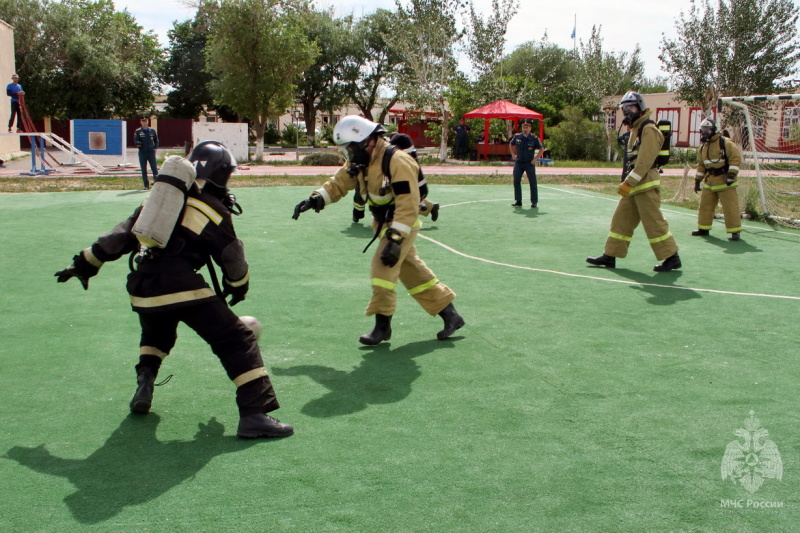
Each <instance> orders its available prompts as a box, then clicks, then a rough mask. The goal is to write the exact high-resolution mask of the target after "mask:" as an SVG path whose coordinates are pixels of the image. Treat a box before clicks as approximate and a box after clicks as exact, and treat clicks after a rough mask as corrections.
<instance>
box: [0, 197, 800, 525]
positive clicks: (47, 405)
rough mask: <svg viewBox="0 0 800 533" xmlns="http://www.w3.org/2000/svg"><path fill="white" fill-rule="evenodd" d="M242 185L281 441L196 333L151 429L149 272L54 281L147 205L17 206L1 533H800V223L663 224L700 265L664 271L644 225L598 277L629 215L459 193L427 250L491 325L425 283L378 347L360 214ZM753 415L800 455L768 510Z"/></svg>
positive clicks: (11, 252) (3, 206) (1, 211)
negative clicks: (142, 397)
mask: <svg viewBox="0 0 800 533" xmlns="http://www.w3.org/2000/svg"><path fill="white" fill-rule="evenodd" d="M236 192H237V194H238V196H239V201H240V203H241V204H242V205H243V207H244V214H243V215H242V216H241V217H238V218H237V219H236V220H235V223H236V226H237V232H238V234H239V236H240V237H241V238H242V240H243V241H244V242H245V247H246V250H247V257H248V260H249V262H250V264H251V272H252V280H251V291H250V293H249V294H248V297H247V300H246V301H244V302H242V303H241V304H239V305H238V306H237V307H235V308H234V310H235V311H236V312H238V313H239V314H240V315H253V316H256V317H258V318H259V319H260V320H261V322H262V324H263V333H262V337H261V346H262V351H263V354H264V358H265V361H266V363H267V366H268V370H269V371H270V373H271V376H272V379H273V382H274V385H275V388H276V391H277V393H278V397H279V400H280V402H281V404H282V408H281V409H280V410H279V411H277V412H276V413H275V415H276V416H277V417H278V418H280V419H281V420H282V421H284V422H288V423H291V424H293V425H294V426H295V428H296V434H295V435H294V436H292V437H290V438H287V439H282V440H274V441H269V440H262V441H249V440H240V439H237V438H236V437H235V433H236V423H237V414H236V406H235V402H234V387H233V385H232V384H231V383H230V382H229V381H228V380H227V378H226V376H225V373H224V372H223V370H222V368H221V366H220V364H219V362H218V361H217V360H216V359H215V357H214V356H213V354H211V352H210V351H209V349H208V347H207V346H206V345H205V344H204V343H203V341H202V340H201V339H199V338H198V337H197V336H196V335H195V334H194V333H193V332H191V331H190V330H189V329H188V328H185V327H183V326H182V328H181V330H180V331H179V335H180V338H179V340H178V344H177V346H176V348H175V349H174V350H173V353H172V354H171V355H170V356H169V357H168V358H167V359H166V361H165V363H164V366H163V367H162V374H161V375H160V376H159V377H160V378H161V377H166V376H167V375H169V374H172V375H173V378H172V380H171V381H170V382H169V383H168V384H166V385H163V386H161V387H158V388H157V389H156V394H155V399H154V404H153V411H152V413H151V414H150V415H147V416H133V415H130V414H129V413H128V402H129V400H130V397H131V395H132V394H133V391H134V390H135V385H136V382H135V372H134V369H133V366H134V365H135V364H136V362H137V360H138V334H139V331H138V321H137V319H136V316H135V315H134V314H133V313H132V312H131V311H130V307H129V303H128V299H127V294H126V293H125V289H124V285H125V275H126V273H127V269H128V266H127V261H125V260H121V261H118V262H116V263H112V264H109V265H106V266H104V267H103V269H102V271H101V272H100V275H99V276H97V277H96V278H93V279H92V280H91V283H90V289H89V290H88V291H86V292H84V291H83V290H82V289H81V287H80V285H79V283H77V282H76V281H74V280H73V282H70V283H67V284H65V285H58V284H56V282H55V278H54V277H53V273H54V272H55V271H56V270H58V269H60V268H63V267H64V266H66V265H67V264H68V263H69V262H70V258H71V257H72V256H73V255H74V254H75V253H77V252H78V251H79V250H80V249H82V248H83V247H85V246H88V245H89V244H90V243H91V242H92V241H93V240H94V239H95V238H96V237H97V236H98V235H100V234H101V233H103V232H105V231H107V230H109V229H110V228H111V227H113V225H114V224H116V223H117V222H119V221H121V220H123V219H124V218H126V217H127V216H128V215H129V214H130V212H131V211H132V210H133V209H134V207H135V206H136V205H137V204H138V203H139V202H140V201H141V200H142V199H143V198H144V193H141V192H134V191H128V192H119V191H104V192H76V193H52V194H51V193H45V194H14V195H10V194H2V195H0V227H2V232H0V245H2V250H3V252H4V253H3V257H2V262H1V263H0V264H2V268H1V269H0V271H1V272H2V279H3V288H4V291H3V305H2V308H0V335H2V345H1V346H0V354H1V355H2V358H1V359H0V361H2V370H0V375H2V387H0V405H2V425H0V479H2V484H0V531H3V532H5V531H12V532H16V531H23V532H28V531H57V532H60V533H61V532H71V531H125V532H127V531H165V532H166V531H170V532H171V531H209V532H218V531H237V532H238V531H241V532H251V531H252V532H282V531H287V532H288V531H291V532H294V531H297V532H339V531H342V532H423V531H436V532H457V531H459V532H460V531H464V532H487V531H493V532H494V531H497V532H517V531H518V532H538V531H542V532H567V531H576V532H590V531H597V532H621V531H631V532H645V531H646V532H654V531H708V532H717V531H770V532H777V531H793V530H796V527H797V526H796V524H797V522H798V518H799V516H800V513H798V506H800V497H798V488H800V476H798V474H797V472H798V465H800V456H798V446H797V443H798V442H800V424H798V421H799V420H798V418H800V417H799V416H798V411H797V408H796V398H797V395H796V390H797V386H796V383H797V376H798V373H799V371H800V364H798V362H797V351H798V350H797V348H798V346H797V344H798V343H797V341H798V334H797V316H798V309H799V308H800V273H798V261H797V258H798V257H800V254H798V251H800V233H798V232H792V231H789V230H774V229H771V228H768V227H767V226H764V225H759V224H754V223H749V222H746V221H744V227H745V230H744V233H743V239H742V241H741V242H739V243H732V242H728V241H727V240H726V239H725V234H724V226H723V225H722V224H721V223H720V222H716V223H715V225H714V230H713V232H712V236H711V237H709V238H693V237H690V236H689V234H690V232H691V231H692V230H693V229H695V228H696V213H694V212H691V211H688V210H683V209H678V208H673V207H665V213H666V215H667V217H668V219H669V221H670V226H671V229H672V232H673V233H674V234H675V235H676V239H677V241H678V245H679V246H680V248H681V250H680V254H681V257H682V259H683V264H684V267H683V269H681V270H680V271H675V272H672V273H665V274H657V273H655V272H653V271H652V266H653V265H654V264H656V261H655V258H654V257H653V255H652V253H651V251H650V249H649V246H648V245H647V242H646V239H645V237H644V232H643V230H642V229H641V228H639V229H638V230H637V232H636V235H635V236H634V240H633V244H632V246H631V251H630V254H629V256H628V258H626V259H624V260H618V261H617V265H618V268H617V269H614V270H606V269H602V268H600V269H598V268H593V267H590V266H589V265H587V264H586V263H585V262H584V259H585V257H586V256H588V255H598V254H600V253H602V250H603V243H604V241H605V237H606V234H607V232H608V224H609V221H610V217H611V214H612V212H613V210H614V206H615V203H616V200H615V199H614V198H612V197H608V196H603V195H599V194H594V193H588V192H581V191H577V190H573V189H569V188H566V187H555V186H540V203H539V206H540V207H539V209H538V210H531V209H528V208H523V209H517V210H515V209H512V208H511V207H509V204H510V203H511V188H510V187H509V186H455V185H450V186H444V185H441V186H435V187H433V188H432V192H431V197H432V199H433V200H434V201H438V202H439V203H441V204H442V210H441V215H440V219H439V221H438V222H436V223H432V222H430V221H429V220H428V219H424V222H425V226H424V227H423V229H422V231H421V234H420V238H419V239H418V241H417V248H418V250H419V254H420V256H421V257H422V258H423V259H424V260H425V261H426V262H427V263H428V265H429V266H430V267H431V268H432V269H433V271H434V272H435V273H436V275H437V277H438V278H439V279H440V280H442V281H443V282H444V283H447V284H448V285H449V286H451V287H452V288H453V289H454V290H455V291H456V293H457V294H458V298H457V299H456V302H455V303H456V306H457V308H458V310H459V311H460V312H461V314H462V315H463V316H464V318H465V319H466V321H467V325H466V326H465V327H464V328H463V329H461V330H459V331H458V332H457V334H456V335H455V336H454V337H453V338H452V339H450V340H446V341H437V340H436V332H437V331H438V330H439V329H440V328H441V320H440V319H439V318H438V317H430V316H428V315H426V314H425V313H424V312H423V311H422V309H421V308H419V307H418V306H417V305H416V304H415V302H414V301H413V299H411V298H409V297H407V296H406V295H405V294H404V293H403V292H402V291H400V295H399V298H398V307H397V312H396V314H395V316H394V320H393V330H394V333H393V337H392V340H391V342H389V343H383V344H381V345H379V346H377V347H373V348H370V347H364V346H361V345H360V344H359V343H358V341H357V339H358V336H359V335H360V334H362V333H365V332H367V331H368V330H369V329H370V328H371V326H372V319H371V318H367V317H365V316H363V310H364V308H365V307H366V304H367V301H368V299H369V295H370V288H369V275H368V268H369V267H368V265H369V260H370V253H367V254H362V253H361V250H362V249H363V247H364V246H365V245H366V243H367V242H368V240H369V238H370V230H369V229H368V228H367V227H366V225H352V224H351V222H350V208H351V206H350V205H349V203H348V202H347V201H344V202H341V203H339V204H336V205H333V206H329V207H328V208H326V209H325V210H324V211H323V212H321V213H320V214H315V213H313V212H307V213H304V214H303V215H302V216H301V217H300V220H298V221H293V220H291V218H290V215H291V213H292V209H293V206H294V204H295V203H297V202H298V201H300V200H302V199H303V198H305V197H307V195H308V193H309V192H310V189H309V188H299V187H273V188H262V189H259V188H249V189H241V190H239V191H236ZM373 246H375V245H373ZM371 251H372V250H370V252H371ZM751 410H752V411H754V412H755V415H756V416H757V417H758V418H759V419H760V421H761V423H762V426H763V427H764V428H766V429H768V430H769V437H768V438H769V439H770V440H772V441H773V442H774V443H775V444H776V445H777V447H778V449H779V451H780V453H781V457H782V461H783V465H784V471H783V476H782V479H781V480H777V479H767V480H765V481H764V484H763V486H762V487H761V488H760V489H758V490H757V491H756V492H754V493H752V494H751V493H749V492H748V491H746V490H745V489H744V488H743V487H742V486H741V485H737V484H734V483H732V482H731V481H730V479H728V480H727V481H723V480H722V477H721V473H720V472H721V471H720V465H721V462H722V459H723V454H724V452H725V449H726V446H727V445H728V443H730V442H731V441H733V440H735V439H736V436H735V435H734V431H735V430H737V429H739V428H743V427H744V420H745V418H747V416H748V412H749V411H751ZM748 500H749V501H750V502H762V503H755V504H754V503H750V504H749V507H748V503H747V502H748ZM726 502H727V505H728V506H727V507H726V506H725V505H726ZM731 502H733V504H737V503H738V502H741V504H742V505H744V507H742V508H739V507H732V506H731ZM763 502H770V503H772V502H777V503H776V504H780V507H778V508H764V507H756V505H765V504H764V503H763Z"/></svg>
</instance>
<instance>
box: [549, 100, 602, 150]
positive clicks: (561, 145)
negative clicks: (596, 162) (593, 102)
mask: <svg viewBox="0 0 800 533" xmlns="http://www.w3.org/2000/svg"><path fill="white" fill-rule="evenodd" d="M563 114H564V120H563V121H562V122H561V123H560V124H559V125H558V126H556V127H555V128H552V129H550V140H549V141H548V143H547V146H548V148H550V151H551V153H552V155H553V157H555V158H558V159H589V160H591V159H602V158H603V156H604V155H605V154H604V152H605V150H606V143H607V141H606V138H607V137H608V135H607V134H606V128H605V125H604V124H602V123H600V122H592V121H591V120H589V119H588V118H586V117H585V115H584V113H583V111H582V110H581V109H580V108H578V107H572V106H570V107H566V108H565V109H564V110H563Z"/></svg>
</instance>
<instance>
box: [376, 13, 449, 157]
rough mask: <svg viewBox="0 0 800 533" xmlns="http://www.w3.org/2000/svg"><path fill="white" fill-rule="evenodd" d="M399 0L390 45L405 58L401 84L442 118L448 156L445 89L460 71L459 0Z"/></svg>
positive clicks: (418, 104) (441, 148)
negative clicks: (457, 56)
mask: <svg viewBox="0 0 800 533" xmlns="http://www.w3.org/2000/svg"><path fill="white" fill-rule="evenodd" d="M407 1H408V5H403V3H402V0H395V2H396V4H397V14H398V18H399V20H398V23H397V25H396V27H395V28H394V29H393V31H392V32H391V34H390V35H389V37H388V39H389V44H390V45H391V46H392V47H394V48H396V50H397V51H398V53H399V54H400V55H401V57H403V58H404V59H405V64H406V69H405V70H404V72H403V74H402V81H401V86H402V90H403V93H404V95H405V98H406V99H407V100H408V101H409V102H411V103H412V104H413V105H414V106H415V107H417V108H418V109H420V110H421V109H424V108H426V107H430V108H432V109H433V110H435V111H436V112H437V113H438V114H439V116H441V117H442V136H441V143H440V146H439V157H440V158H441V159H442V160H443V161H444V160H445V159H447V133H448V131H449V128H448V127H447V126H448V114H449V113H448V110H447V102H446V98H445V91H446V90H447V87H448V85H449V82H450V80H451V79H452V78H453V76H454V75H455V72H456V60H455V55H454V46H455V45H456V43H458V42H459V41H460V40H461V37H462V36H463V32H461V31H459V30H458V29H457V28H456V18H457V15H458V13H459V8H460V6H461V4H460V3H459V1H458V0H407Z"/></svg>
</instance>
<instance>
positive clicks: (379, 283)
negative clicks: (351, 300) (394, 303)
mask: <svg viewBox="0 0 800 533" xmlns="http://www.w3.org/2000/svg"><path fill="white" fill-rule="evenodd" d="M372 286H373V287H383V288H384V289H389V290H390V291H393V290H394V288H395V287H397V283H392V282H391V281H387V280H385V279H381V278H372Z"/></svg>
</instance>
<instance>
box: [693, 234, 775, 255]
mask: <svg viewBox="0 0 800 533" xmlns="http://www.w3.org/2000/svg"><path fill="white" fill-rule="evenodd" d="M695 238H697V237H695ZM703 239H705V240H706V242H708V243H709V244H713V245H714V246H717V247H719V248H722V249H723V250H724V251H725V253H726V254H734V255H738V254H747V253H753V252H761V251H762V250H761V248H758V247H756V246H753V245H752V244H750V243H748V242H747V241H746V240H745V239H744V238H742V240H740V241H738V242H733V241H729V240H728V239H727V238H725V239H720V238H719V237H712V236H710V235H709V236H706V237H703Z"/></svg>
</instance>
